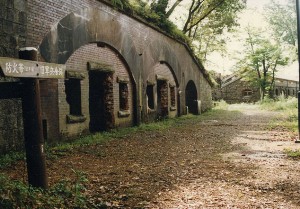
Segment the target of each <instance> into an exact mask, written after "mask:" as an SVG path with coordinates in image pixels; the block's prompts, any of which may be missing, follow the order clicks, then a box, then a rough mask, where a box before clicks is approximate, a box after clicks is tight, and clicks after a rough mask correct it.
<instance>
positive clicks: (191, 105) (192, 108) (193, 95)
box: [185, 81, 198, 114]
mask: <svg viewBox="0 0 300 209" xmlns="http://www.w3.org/2000/svg"><path fill="white" fill-rule="evenodd" d="M185 104H186V106H187V107H188V110H189V113H192V114H198V107H197V88H196V85H195V83H194V82H193V81H189V82H188V84H187V85H186V89H185Z"/></svg>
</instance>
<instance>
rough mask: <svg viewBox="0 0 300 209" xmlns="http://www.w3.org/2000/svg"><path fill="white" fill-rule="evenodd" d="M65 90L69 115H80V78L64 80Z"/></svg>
mask: <svg viewBox="0 0 300 209" xmlns="http://www.w3.org/2000/svg"><path fill="white" fill-rule="evenodd" d="M65 91H66V97H67V102H68V104H69V107H70V115H82V113H81V85H80V79H74V78H70V79H68V80H66V81H65Z"/></svg>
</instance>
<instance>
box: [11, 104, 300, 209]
mask: <svg viewBox="0 0 300 209" xmlns="http://www.w3.org/2000/svg"><path fill="white" fill-rule="evenodd" d="M237 108H238V106H231V109H230V111H227V112H226V111H220V112H219V114H218V115H211V116H210V115H207V116H205V117H197V118H193V119H189V120H184V121H182V120H181V121H180V122H178V123H177V124H176V125H175V126H174V127H172V128H170V129H168V130H165V131H150V132H149V131H145V132H139V133H136V134H130V135H128V136H127V137H124V138H122V139H115V140H111V141H108V142H106V143H104V144H100V145H94V146H89V147H82V148H78V149H76V150H74V151H73V152H72V153H69V154H67V155H66V156H64V157H63V158H60V159H59V160H49V161H48V171H49V178H50V183H51V184H52V185H53V184H54V183H56V182H58V180H59V179H61V178H73V177H74V172H73V171H72V169H74V170H78V171H82V172H85V173H86V174H87V178H88V179H89V182H88V183H87V185H86V186H87V190H86V194H87V195H88V196H89V198H90V200H91V201H92V202H93V203H94V204H95V207H96V205H98V206H99V208H101V207H102V208H162V209H165V208H174V209H175V208H189V209H190V208H191V209H192V208H300V161H293V160H289V159H287V158H286V156H285V155H284V154H283V149H284V148H286V147H291V148H296V147H298V148H300V144H295V143H294V142H293V141H292V140H293V138H294V137H295V136H292V135H291V134H290V133H289V132H287V131H284V130H281V131H278V130H277V131H276V130H273V131H267V125H268V123H269V121H270V120H271V119H272V118H273V117H274V115H272V113H270V112H266V111H260V110H257V108H256V107H253V106H248V107H247V108H245V107H244V110H243V111H242V112H238V111H235V110H236V109H237ZM22 166H24V165H22V163H21V164H18V165H17V166H14V167H13V168H12V169H11V170H9V171H6V172H7V173H9V175H10V176H11V177H12V178H20V175H24V174H23V173H24V172H22V169H21V167H22ZM100 206H101V207H100Z"/></svg>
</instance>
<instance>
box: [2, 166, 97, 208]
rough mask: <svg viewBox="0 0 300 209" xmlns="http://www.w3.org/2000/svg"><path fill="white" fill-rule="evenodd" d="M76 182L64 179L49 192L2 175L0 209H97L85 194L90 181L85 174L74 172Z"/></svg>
mask: <svg viewBox="0 0 300 209" xmlns="http://www.w3.org/2000/svg"><path fill="white" fill-rule="evenodd" d="M73 172H74V174H75V180H73V181H71V180H70V179H63V180H61V181H60V182H59V183H57V184H56V185H54V186H53V187H51V188H49V189H48V190H42V189H39V188H33V187H31V186H28V185H26V184H24V183H23V182H21V181H12V180H10V179H9V178H7V177H6V176H4V175H3V174H0V208H5V209H14V208H24V209H27V208H28V209H29V208H36V209H38V208H40V209H42V208H97V207H95V205H94V204H92V203H89V202H88V199H87V197H86V195H85V193H84V191H85V183H86V182H87V181H88V180H87V178H86V175H85V174H84V173H83V172H80V171H75V170H73Z"/></svg>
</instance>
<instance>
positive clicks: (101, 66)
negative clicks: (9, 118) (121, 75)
mask: <svg viewBox="0 0 300 209" xmlns="http://www.w3.org/2000/svg"><path fill="white" fill-rule="evenodd" d="M88 70H89V71H99V72H103V73H114V72H115V70H114V69H113V67H112V66H111V65H109V64H106V63H98V62H88Z"/></svg>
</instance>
